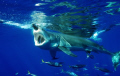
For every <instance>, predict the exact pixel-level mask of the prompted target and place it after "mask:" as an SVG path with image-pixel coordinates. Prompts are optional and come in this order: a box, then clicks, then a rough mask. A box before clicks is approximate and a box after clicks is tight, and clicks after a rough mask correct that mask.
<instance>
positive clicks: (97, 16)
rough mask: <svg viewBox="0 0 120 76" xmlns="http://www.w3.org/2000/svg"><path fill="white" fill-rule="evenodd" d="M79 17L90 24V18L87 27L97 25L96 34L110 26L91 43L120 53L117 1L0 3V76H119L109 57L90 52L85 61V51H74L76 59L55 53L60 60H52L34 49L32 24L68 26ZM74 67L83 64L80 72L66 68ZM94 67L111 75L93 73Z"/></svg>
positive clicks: (9, 0) (0, 0) (17, 0)
mask: <svg viewBox="0 0 120 76" xmlns="http://www.w3.org/2000/svg"><path fill="white" fill-rule="evenodd" d="M72 13H75V14H74V15H73V14H72ZM79 15H82V16H85V21H83V22H82V23H83V24H84V22H89V21H90V20H89V21H86V20H87V19H89V18H90V19H91V20H92V19H93V20H92V21H90V22H89V23H88V25H90V24H91V25H92V24H93V25H99V27H97V31H101V30H104V29H107V28H108V27H109V26H111V25H113V27H111V28H110V30H109V31H107V32H101V33H99V35H98V37H97V38H93V40H94V41H95V42H96V43H98V44H100V45H102V46H103V47H104V48H106V49H107V50H109V51H111V52H117V51H120V40H119V39H120V30H119V29H120V1H119V0H107V1H105V0H13V1H12V0H0V20H4V21H5V23H0V76H16V75H17V76H27V73H28V71H30V73H31V74H34V75H33V76H35V75H37V76H68V75H67V74H66V73H62V72H61V71H62V69H63V70H64V71H73V72H75V73H76V74H77V75H78V76H104V75H108V76H120V73H119V70H120V66H118V68H117V70H116V71H114V67H113V63H112V60H111V56H109V55H106V54H103V53H99V54H97V53H92V54H93V55H94V57H95V58H94V59H90V58H88V59H87V57H86V53H85V52H84V51H77V52H74V53H75V54H76V55H78V57H71V56H68V55H66V54H64V53H63V52H58V53H57V57H58V58H59V59H57V60H52V59H51V56H50V54H49V51H46V50H42V49H40V48H38V47H36V46H35V43H34V36H33V32H32V29H31V25H32V23H38V24H41V25H42V26H46V24H47V23H48V25H49V24H50V23H51V24H55V25H57V24H60V23H61V24H63V23H64V24H65V22H66V23H68V24H69V23H70V22H69V21H68V20H71V22H72V21H74V22H75V21H78V20H79V19H80V18H83V17H80V18H77V17H76V16H79ZM59 16H60V17H59ZM58 17H59V18H58ZM60 18H61V20H60ZM62 19H63V21H62ZM83 20H84V18H83ZM58 21H59V22H58ZM60 21H61V22H60ZM67 21H68V22H67ZM82 23H81V24H82ZM76 24H77V22H76ZM76 24H73V25H76ZM86 24H87V23H86ZM65 25H67V24H65ZM73 27H74V26H73ZM77 28H78V27H77ZM42 59H43V60H44V61H53V62H54V61H56V62H63V66H62V67H53V66H49V65H47V64H44V63H42V61H41V60H42ZM75 64H85V65H86V67H85V68H80V69H79V70H73V69H72V68H69V65H75ZM95 65H96V66H98V67H104V68H107V69H109V70H110V71H112V73H110V74H106V73H104V72H102V71H100V70H96V69H95V68H94V66H95ZM28 76H32V75H28Z"/></svg>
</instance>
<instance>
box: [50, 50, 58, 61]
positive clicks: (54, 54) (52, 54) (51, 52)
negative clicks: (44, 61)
mask: <svg viewBox="0 0 120 76" xmlns="http://www.w3.org/2000/svg"><path fill="white" fill-rule="evenodd" d="M56 52H57V51H53V50H50V55H51V57H52V59H53V60H55V59H58V58H56V57H55V56H56Z"/></svg>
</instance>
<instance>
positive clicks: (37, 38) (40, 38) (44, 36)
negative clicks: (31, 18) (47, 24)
mask: <svg viewBox="0 0 120 76" xmlns="http://www.w3.org/2000/svg"><path fill="white" fill-rule="evenodd" d="M32 27H33V34H34V42H35V46H44V45H46V44H48V43H49V41H50V39H49V34H48V33H47V32H46V31H45V30H44V29H43V28H41V27H40V26H38V25H35V24H33V25H32Z"/></svg>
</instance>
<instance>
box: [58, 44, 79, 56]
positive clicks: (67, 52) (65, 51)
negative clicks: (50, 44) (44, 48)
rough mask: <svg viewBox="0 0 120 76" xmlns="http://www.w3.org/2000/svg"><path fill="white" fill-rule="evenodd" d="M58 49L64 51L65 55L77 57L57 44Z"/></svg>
mask: <svg viewBox="0 0 120 76" xmlns="http://www.w3.org/2000/svg"><path fill="white" fill-rule="evenodd" d="M58 48H59V49H60V50H62V51H63V52H64V53H66V54H67V55H70V56H72V57H77V55H75V54H73V53H72V52H71V51H70V50H69V49H68V48H66V47H63V46H59V47H58Z"/></svg>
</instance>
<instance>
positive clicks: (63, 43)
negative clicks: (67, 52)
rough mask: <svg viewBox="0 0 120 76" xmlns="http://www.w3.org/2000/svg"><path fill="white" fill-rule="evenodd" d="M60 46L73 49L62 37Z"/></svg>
mask: <svg viewBox="0 0 120 76" xmlns="http://www.w3.org/2000/svg"><path fill="white" fill-rule="evenodd" d="M59 46H65V47H71V45H70V44H69V43H68V42H67V41H66V40H65V39H64V38H63V37H60V44H59Z"/></svg>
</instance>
